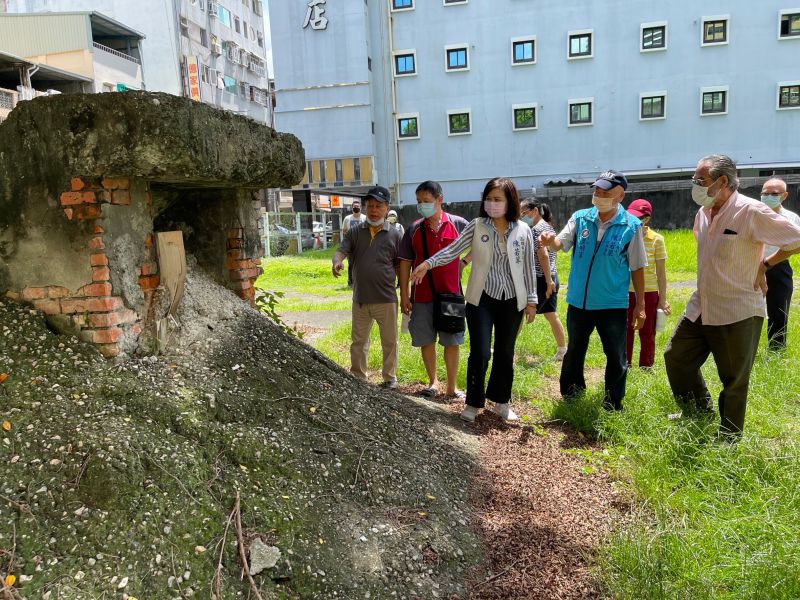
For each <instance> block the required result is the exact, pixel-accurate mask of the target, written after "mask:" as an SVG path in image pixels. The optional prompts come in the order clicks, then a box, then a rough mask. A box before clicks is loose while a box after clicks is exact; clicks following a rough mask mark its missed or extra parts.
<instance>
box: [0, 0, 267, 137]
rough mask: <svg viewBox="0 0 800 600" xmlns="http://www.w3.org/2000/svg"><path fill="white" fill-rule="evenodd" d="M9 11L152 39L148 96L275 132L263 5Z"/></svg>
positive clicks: (71, 0)
mask: <svg viewBox="0 0 800 600" xmlns="http://www.w3.org/2000/svg"><path fill="white" fill-rule="evenodd" d="M5 4H6V6H5V9H6V11H7V12H9V13H17V12H18V13H31V12H36V13H38V12H44V11H77V10H91V11H95V12H99V13H103V14H105V15H108V16H110V17H112V18H113V19H115V20H117V21H119V22H121V23H125V24H126V25H128V26H129V27H132V28H134V29H136V30H138V31H141V32H142V33H143V34H144V35H145V36H146V39H145V41H144V42H143V44H142V49H141V55H142V56H141V58H142V64H143V65H144V69H145V71H146V73H147V80H146V81H147V89H148V90H151V91H162V92H167V93H170V94H176V95H182V96H187V97H190V98H193V99H194V100H198V101H202V102H206V103H208V104H212V105H214V106H217V107H219V108H222V109H225V110H229V111H231V112H235V113H237V114H240V115H244V116H247V117H250V118H252V119H254V120H256V121H259V122H262V123H268V124H272V102H271V100H270V96H269V85H268V75H267V62H266V44H265V39H264V19H263V14H264V12H263V6H262V3H261V0H137V1H136V2H131V1H130V0H5ZM0 9H2V4H0ZM1 46H2V42H0V47H1Z"/></svg>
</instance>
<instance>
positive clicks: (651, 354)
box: [626, 198, 670, 369]
mask: <svg viewBox="0 0 800 600" xmlns="http://www.w3.org/2000/svg"><path fill="white" fill-rule="evenodd" d="M628 212H629V213H630V214H631V215H633V216H634V217H636V218H637V219H639V220H640V221H641V222H642V233H643V234H644V247H645V250H646V251H647V266H646V267H645V268H644V312H645V316H646V319H645V322H644V327H642V328H641V329H640V330H639V341H640V343H641V350H640V351H639V367H640V368H645V369H649V368H650V367H652V366H653V363H654V362H655V358H656V314H657V312H658V309H661V310H662V311H664V314H665V315H668V314H669V313H670V307H669V302H667V269H666V262H667V248H666V246H665V245H664V236H662V235H659V234H658V233H656V232H655V231H653V230H652V229H651V228H650V218H651V217H652V216H653V206H652V205H651V204H650V203H649V202H648V201H647V200H645V199H644V198H639V199H638V200H634V201H633V202H631V203H630V206H628ZM628 295H629V298H630V300H629V304H628V345H627V348H626V351H627V355H628V365H629V366H630V365H631V364H632V363H633V339H634V337H635V334H636V331H635V330H634V327H633V323H634V319H633V313H634V308H635V307H636V294H635V293H634V291H633V285H631V287H630V289H629V292H628Z"/></svg>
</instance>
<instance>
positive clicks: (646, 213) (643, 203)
mask: <svg viewBox="0 0 800 600" xmlns="http://www.w3.org/2000/svg"><path fill="white" fill-rule="evenodd" d="M628 212H629V213H631V214H632V215H633V216H634V217H637V218H639V219H641V218H642V217H652V216H653V206H652V205H651V204H650V203H649V202H648V201H647V200H645V199H644V198H638V199H636V200H634V201H633V202H631V203H630V205H628Z"/></svg>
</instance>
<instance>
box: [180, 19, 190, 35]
mask: <svg viewBox="0 0 800 600" xmlns="http://www.w3.org/2000/svg"><path fill="white" fill-rule="evenodd" d="M180 21H181V35H182V36H183V37H189V19H187V18H186V17H181V19H180Z"/></svg>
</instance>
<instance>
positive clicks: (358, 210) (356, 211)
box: [353, 207, 361, 214]
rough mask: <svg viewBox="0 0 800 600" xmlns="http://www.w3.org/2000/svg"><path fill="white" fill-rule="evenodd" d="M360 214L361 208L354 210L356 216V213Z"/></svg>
mask: <svg viewBox="0 0 800 600" xmlns="http://www.w3.org/2000/svg"><path fill="white" fill-rule="evenodd" d="M360 212H361V209H360V208H357V207H356V208H353V213H354V214H355V213H360Z"/></svg>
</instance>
